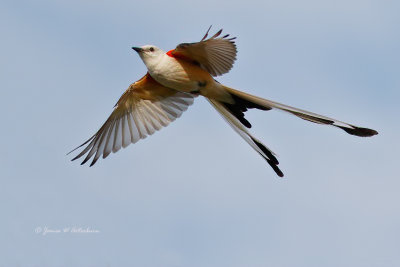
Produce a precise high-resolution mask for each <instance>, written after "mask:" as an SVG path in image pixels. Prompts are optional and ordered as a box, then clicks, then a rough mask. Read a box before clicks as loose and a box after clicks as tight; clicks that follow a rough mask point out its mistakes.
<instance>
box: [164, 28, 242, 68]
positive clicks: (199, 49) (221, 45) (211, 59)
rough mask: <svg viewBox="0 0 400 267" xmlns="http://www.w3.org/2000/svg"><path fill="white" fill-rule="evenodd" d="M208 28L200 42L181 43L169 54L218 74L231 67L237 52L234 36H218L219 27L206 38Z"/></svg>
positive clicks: (219, 33)
mask: <svg viewBox="0 0 400 267" xmlns="http://www.w3.org/2000/svg"><path fill="white" fill-rule="evenodd" d="M210 28H211V26H210ZM210 28H209V29H208V30H207V32H206V34H205V35H204V37H203V38H202V39H201V41H200V42H195V43H181V44H179V45H178V46H177V47H176V48H175V50H172V51H171V54H172V55H173V56H175V57H178V58H181V59H186V60H189V61H192V62H193V63H196V64H199V65H200V66H201V67H202V68H204V69H205V70H207V71H208V72H209V73H210V74H211V75H213V76H219V75H222V74H224V73H227V72H229V71H230V70H231V68H232V67H233V63H234V62H235V60H236V54H237V49H236V44H235V41H234V40H235V39H236V37H233V38H228V37H229V34H226V35H224V36H222V37H219V36H220V35H221V33H222V29H221V30H219V31H218V32H217V33H216V34H214V35H213V36H212V37H210V38H209V39H206V38H207V36H208V32H209V30H210Z"/></svg>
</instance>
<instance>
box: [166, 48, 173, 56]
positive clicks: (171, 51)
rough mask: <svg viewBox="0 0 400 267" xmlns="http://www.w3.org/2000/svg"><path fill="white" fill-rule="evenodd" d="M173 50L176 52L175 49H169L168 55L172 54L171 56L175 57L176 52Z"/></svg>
mask: <svg viewBox="0 0 400 267" xmlns="http://www.w3.org/2000/svg"><path fill="white" fill-rule="evenodd" d="M173 52H174V49H172V50H169V51H168V52H167V55H168V56H170V57H175V56H174V54H173Z"/></svg>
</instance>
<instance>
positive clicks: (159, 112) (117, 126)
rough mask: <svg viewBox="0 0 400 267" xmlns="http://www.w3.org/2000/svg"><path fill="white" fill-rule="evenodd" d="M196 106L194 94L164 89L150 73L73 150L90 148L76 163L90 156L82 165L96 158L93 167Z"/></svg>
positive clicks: (131, 87)
mask: <svg viewBox="0 0 400 267" xmlns="http://www.w3.org/2000/svg"><path fill="white" fill-rule="evenodd" d="M192 103H193V95H191V94H187V93H183V92H178V91H175V90H173V89H170V88H167V87H164V86H162V85H161V84H159V83H158V82H156V81H155V80H154V79H153V78H152V77H151V76H150V75H149V74H148V73H147V74H146V75H145V76H144V77H143V78H141V79H140V80H139V81H137V82H135V83H133V84H131V85H130V86H129V88H128V89H127V90H126V91H125V93H124V94H123V95H122V96H121V98H120V99H119V100H118V102H117V104H116V105H115V107H114V110H113V112H112V113H111V115H110V117H109V118H108V119H107V121H106V122H105V123H104V124H103V126H101V128H100V129H99V130H98V131H97V133H95V134H94V135H93V136H92V137H91V138H90V139H89V140H87V141H86V142H85V143H83V144H82V145H80V146H79V147H77V148H75V149H74V150H72V151H71V152H73V151H75V150H76V149H78V148H80V147H82V146H85V145H86V147H85V148H84V149H83V150H82V152H80V153H79V154H78V155H77V156H76V157H74V158H73V159H72V160H76V159H78V158H80V157H82V156H84V155H85V154H87V155H86V157H85V159H84V160H83V162H82V163H81V164H85V163H86V162H87V161H88V160H89V159H90V158H92V157H93V156H94V158H93V160H92V162H91V164H90V166H92V165H94V164H95V163H96V161H97V160H98V159H99V157H100V156H103V158H106V157H107V156H108V155H109V154H110V153H111V152H113V153H115V152H117V151H118V150H120V149H121V147H123V148H125V147H126V146H128V145H129V144H131V143H136V142H137V141H139V140H140V139H143V138H146V137H147V136H148V135H152V134H153V133H154V132H155V131H158V130H160V129H161V128H162V127H165V126H167V125H168V124H169V123H170V122H172V121H174V120H175V119H176V118H179V117H180V116H181V115H182V113H183V112H184V111H185V110H186V109H187V108H188V107H189V106H190V105H191V104H192ZM71 152H69V153H71ZM69 153H68V154H69Z"/></svg>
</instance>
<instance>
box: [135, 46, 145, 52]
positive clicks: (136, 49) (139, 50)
mask: <svg viewBox="0 0 400 267" xmlns="http://www.w3.org/2000/svg"><path fill="white" fill-rule="evenodd" d="M132 49H133V50H135V51H136V52H138V53H140V52H142V51H143V49H142V48H140V47H135V46H134V47H132Z"/></svg>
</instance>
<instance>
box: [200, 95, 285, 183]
mask: <svg viewBox="0 0 400 267" xmlns="http://www.w3.org/2000/svg"><path fill="white" fill-rule="evenodd" d="M207 99H208V101H209V102H210V103H211V105H212V106H213V107H214V108H215V109H216V110H217V111H218V112H219V114H220V115H221V116H222V117H223V118H224V119H225V121H226V122H228V124H229V125H230V126H231V127H232V128H233V129H234V130H235V132H237V133H238V134H239V135H240V136H241V137H242V138H243V139H244V140H245V141H246V142H247V143H248V144H249V145H250V146H251V147H252V148H254V150H256V151H257V152H258V153H259V154H260V155H261V156H262V157H263V158H264V159H265V160H266V161H267V162H268V164H269V165H270V166H271V167H272V169H273V170H274V171H275V172H276V174H277V175H278V176H280V177H283V173H282V171H281V170H280V169H279V167H278V164H279V162H278V160H277V159H276V157H275V155H274V153H273V152H272V151H271V150H270V149H269V148H268V147H266V146H265V145H264V144H262V143H261V142H260V141H259V140H257V139H256V138H255V137H254V136H252V135H251V134H250V133H249V132H248V131H247V129H246V127H248V128H250V126H251V125H250V123H249V122H248V121H247V120H246V119H245V118H244V114H243V112H244V111H246V110H247V108H246V105H245V103H241V104H237V105H235V104H226V103H222V102H219V101H218V100H214V99H209V98H207ZM236 103H238V102H236ZM244 126H246V127H244Z"/></svg>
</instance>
